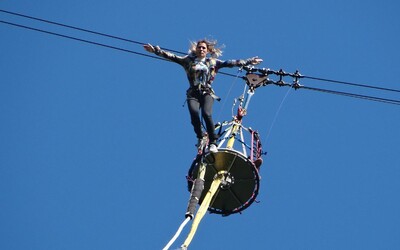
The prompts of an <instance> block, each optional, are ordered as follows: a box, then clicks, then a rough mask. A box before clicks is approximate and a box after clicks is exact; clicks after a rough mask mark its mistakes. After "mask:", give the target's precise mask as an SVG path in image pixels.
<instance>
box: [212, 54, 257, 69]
mask: <svg viewBox="0 0 400 250" xmlns="http://www.w3.org/2000/svg"><path fill="white" fill-rule="evenodd" d="M262 61H263V59H261V58H259V57H258V56H255V57H251V58H249V59H246V60H227V61H219V60H218V61H217V67H218V68H225V67H229V68H231V67H235V66H236V67H241V66H246V65H257V64H259V63H261V62H262Z"/></svg>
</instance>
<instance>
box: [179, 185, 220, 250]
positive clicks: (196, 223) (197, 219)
mask: <svg viewBox="0 0 400 250" xmlns="http://www.w3.org/2000/svg"><path fill="white" fill-rule="evenodd" d="M220 184H221V178H217V179H214V181H213V182H212V184H211V187H210V189H209V190H208V191H207V194H206V196H205V197H204V199H203V202H202V203H201V206H200V208H199V210H198V211H197V213H196V217H194V220H193V224H192V228H191V229H190V232H189V235H188V236H187V238H186V240H185V242H184V243H183V245H182V246H181V248H182V249H187V247H188V246H189V244H190V242H191V241H192V239H193V237H194V234H195V233H196V231H197V227H198V226H199V224H200V221H201V219H203V217H204V215H205V213H206V212H207V210H208V207H209V206H210V203H211V200H212V198H213V196H214V195H215V194H216V193H217V191H218V188H219V185H220Z"/></svg>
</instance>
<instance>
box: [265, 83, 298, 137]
mask: <svg viewBox="0 0 400 250" xmlns="http://www.w3.org/2000/svg"><path fill="white" fill-rule="evenodd" d="M291 89H292V88H289V90H288V91H287V92H286V94H285V96H284V97H283V99H282V101H281V104H279V107H278V109H277V111H276V113H275V116H274V119H273V120H272V123H271V126H270V128H269V130H268V134H267V136H266V137H265V141H268V139H269V136H270V134H271V131H272V129H273V127H274V125H275V122H276V119H277V118H278V115H279V113H280V111H281V109H282V106H283V103H284V102H285V100H286V97H288V95H289V93H290V90H291Z"/></svg>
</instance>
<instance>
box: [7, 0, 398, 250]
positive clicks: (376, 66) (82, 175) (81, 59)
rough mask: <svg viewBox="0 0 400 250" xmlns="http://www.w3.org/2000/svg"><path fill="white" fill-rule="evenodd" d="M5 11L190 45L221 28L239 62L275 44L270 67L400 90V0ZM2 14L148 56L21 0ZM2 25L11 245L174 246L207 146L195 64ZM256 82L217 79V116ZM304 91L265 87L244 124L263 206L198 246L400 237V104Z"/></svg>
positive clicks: (212, 229)
mask: <svg viewBox="0 0 400 250" xmlns="http://www.w3.org/2000/svg"><path fill="white" fill-rule="evenodd" d="M0 9H3V10H8V11H13V12H18V13H21V14H26V15H31V16H34V17H39V18H43V19H47V20H51V21H56V22H60V23H64V24H68V25H73V26H78V27H81V28H86V29H90V30H94V31H98V32H103V33H107V34H110V35H115V36H120V37H124V38H127V39H131V40H135V41H140V42H150V43H153V44H159V45H160V46H162V47H166V48H170V49H174V50H178V51H187V49H188V45H189V41H190V40H197V39H200V38H203V37H212V38H214V39H217V40H218V41H219V42H220V44H224V45H225V49H224V55H223V57H222V59H239V58H248V57H251V56H256V55H257V56H259V57H261V58H263V59H264V62H263V63H262V64H261V65H260V67H267V68H271V69H276V70H278V69H280V68H282V69H284V70H285V71H288V72H294V71H295V70H296V69H298V70H300V72H301V73H302V74H303V75H307V76H313V77H322V78H328V79H335V80H341V81H349V82H356V83H362V84H369V85H374V86H379V87H386V88H393V89H400V81H399V78H398V75H399V73H400V71H399V69H400V61H399V58H400V52H399V49H398V44H400V26H399V23H400V17H399V15H398V12H399V10H400V3H399V2H398V1H394V0H393V1H379V2H377V1H369V0H367V1H352V0H351V1H314V0H310V1H302V2H301V3H300V2H299V1H274V2H267V1H252V2H249V3H248V4H246V3H245V2H237V3H236V2H231V1H229V2H228V1H225V2H212V3H211V4H209V3H208V2H190V3H189V2H187V1H182V0H179V1H174V0H171V1H165V2H162V3H154V2H151V1H140V2H137V1H136V2H135V1H125V0H120V1H112V2H110V1H75V0H72V1H67V2H65V1H48V0H43V1H41V2H40V4H39V3H35V2H26V1H18V0H16V1H0ZM0 20H3V21H8V22H15V23H19V24H23V25H28V26H32V27H35V28H39V29H45V30H48V31H52V32H58V33H62V34H65V35H70V36H75V37H79V38H82V39H88V40H93V41H96V42H100V43H106V44H109V45H112V46H116V47H120V48H125V49H128V50H133V51H137V52H144V50H142V48H141V46H140V45H137V44H132V43H127V42H122V41H116V40H113V39H109V38H104V37H100V36H95V35H90V34H87V33H83V32H78V31H73V30H68V29H65V28H60V27H56V26H51V25H49V24H43V23H40V22H35V21H32V20H26V19H23V18H20V17H16V16H12V15H9V14H6V13H0ZM0 33H1V34H2V35H1V37H2V38H1V42H0V44H1V48H2V50H1V56H0V68H1V69H2V70H1V76H0V114H1V117H2V118H1V123H0V249H5V250H22V249H24V250H25V249H32V250H47V249H48V250H59V249H60V250H61V249H63V250H64V249H74V250H77V249H85V250H88V249H96V250H101V249H119V250H124V249H161V248H162V247H164V245H165V244H166V243H167V242H168V241H169V239H170V238H171V237H172V236H173V234H174V233H175V231H176V230H177V228H178V226H179V225H180V223H181V222H182V220H183V219H184V213H185V209H186V205H187V201H188V197H189V193H188V192H187V190H186V181H185V175H186V172H187V169H188V168H189V166H190V163H191V161H192V159H193V157H194V156H195V153H196V150H195V147H194V144H195V142H196V140H195V136H194V133H193V131H192V127H191V125H190V121H189V114H188V111H187V107H186V106H185V107H182V104H183V103H184V100H185V91H186V89H187V86H188V83H187V82H186V77H185V74H184V72H183V70H182V69H181V68H180V67H179V66H178V65H175V64H173V63H168V62H165V61H161V60H154V59H152V58H148V57H143V56H138V55H134V54H130V53H125V52H121V51H116V50H112V49H107V48H104V47H99V46H94V45H90V44H85V43H82V42H77V41H72V40H68V39H64V38H60V37H55V36H51V35H46V34H43V33H39V32H34V31H29V30H25V29H20V28H16V27H12V26H9V25H6V24H0ZM224 72H226V73H231V74H236V73H237V69H226V70H224ZM300 83H301V84H303V85H305V86H310V87H319V88H328V89H334V90H338V91H348V92H352V93H357V94H364V95H373V96H380V97H384V98H391V99H397V100H399V99H400V96H399V94H398V93H385V92H378V91H373V90H371V89H362V88H348V87H345V86H342V85H338V84H333V83H326V82H320V81H314V80H310V79H302V80H301V82H300ZM243 84H244V82H242V80H240V79H234V78H233V77H229V76H224V75H219V76H217V79H216V80H215V90H216V92H217V94H218V95H219V96H221V97H222V98H223V101H221V102H220V103H216V104H215V106H214V119H215V120H218V121H222V120H230V119H231V106H232V102H233V99H234V98H236V97H238V96H239V95H240V94H241V92H242V90H243ZM288 91H289V89H288V88H280V87H276V86H268V87H265V88H260V89H258V90H257V91H256V95H255V96H254V97H253V99H252V102H251V103H250V109H249V114H248V116H247V117H246V118H245V121H244V124H245V125H246V126H250V127H252V128H254V129H257V130H258V131H259V133H260V134H261V138H262V140H263V146H264V150H265V151H267V152H268V155H267V156H266V157H264V164H263V165H262V168H261V172H260V174H261V177H262V179H261V187H260V193H259V196H258V197H257V200H258V201H259V203H257V204H253V205H252V206H251V207H249V208H248V209H247V210H245V211H244V212H243V213H242V214H240V215H238V214H236V215H232V216H229V217H221V216H219V215H212V214H210V215H206V217H205V218H204V219H203V221H202V222H201V224H200V226H199V229H198V231H197V233H196V235H195V238H194V239H193V241H192V243H191V245H190V249H222V248H225V249H398V248H399V247H400V239H399V237H398V236H399V235H400V226H399V225H400V213H399V211H400V201H399V196H398V192H399V191H400V182H399V179H400V160H399V148H398V143H399V141H400V134H399V131H398V128H399V127H400V117H399V112H400V108H399V106H396V105H388V104H383V103H378V102H372V101H366V100H359V99H354V98H349V97H342V96H337V95H329V94H324V93H319V92H313V91H309V90H302V89H299V90H297V91H294V90H290V91H289V93H288ZM286 95H287V97H286V98H284V97H285V96H286ZM279 107H281V108H279ZM275 118H276V119H275ZM274 121H275V122H274ZM188 230H189V226H188V227H186V228H185V230H184V231H183V233H182V234H181V237H180V238H179V239H178V240H177V241H176V242H175V244H174V245H173V247H172V248H171V249H176V248H178V247H179V246H180V245H181V244H182V243H183V241H184V239H185V237H186V235H187V232H188Z"/></svg>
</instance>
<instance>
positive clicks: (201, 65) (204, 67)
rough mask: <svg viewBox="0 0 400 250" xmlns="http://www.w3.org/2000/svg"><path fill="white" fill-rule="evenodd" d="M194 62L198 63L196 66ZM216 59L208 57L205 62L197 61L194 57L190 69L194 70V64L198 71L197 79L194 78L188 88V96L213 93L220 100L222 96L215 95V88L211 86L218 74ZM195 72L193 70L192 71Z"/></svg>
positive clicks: (212, 95)
mask: <svg viewBox="0 0 400 250" xmlns="http://www.w3.org/2000/svg"><path fill="white" fill-rule="evenodd" d="M194 64H196V65H195V66H194ZM215 65H216V61H215V59H213V58H206V59H205V61H204V62H196V61H195V59H193V61H192V63H191V64H190V66H189V67H190V70H193V66H194V68H195V70H197V72H195V74H196V77H197V79H194V81H193V84H192V83H191V86H190V87H189V89H188V90H187V93H186V94H187V96H188V97H189V96H193V95H196V94H200V95H207V94H209V95H211V97H212V98H214V99H215V100H217V101H220V100H221V98H220V97H218V96H217V95H215V92H214V90H213V89H212V87H211V84H212V82H213V80H214V77H215V75H216V73H217V72H216V69H215ZM192 73H193V72H192Z"/></svg>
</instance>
